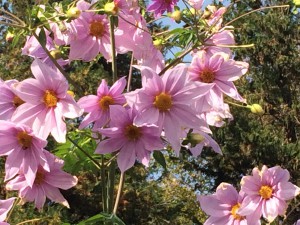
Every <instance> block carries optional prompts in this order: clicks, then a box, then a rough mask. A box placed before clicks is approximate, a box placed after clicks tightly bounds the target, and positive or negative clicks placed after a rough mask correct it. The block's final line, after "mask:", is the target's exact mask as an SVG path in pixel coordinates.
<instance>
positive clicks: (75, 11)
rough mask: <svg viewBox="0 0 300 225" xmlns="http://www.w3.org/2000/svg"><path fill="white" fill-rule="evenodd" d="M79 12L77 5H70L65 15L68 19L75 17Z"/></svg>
mask: <svg viewBox="0 0 300 225" xmlns="http://www.w3.org/2000/svg"><path fill="white" fill-rule="evenodd" d="M80 14H81V11H80V10H79V9H78V8H77V7H72V8H70V9H69V10H68V11H67V17H68V18H70V19H77V18H78V17H79V16H80Z"/></svg>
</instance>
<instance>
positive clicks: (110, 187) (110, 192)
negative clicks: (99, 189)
mask: <svg viewBox="0 0 300 225" xmlns="http://www.w3.org/2000/svg"><path fill="white" fill-rule="evenodd" d="M115 171H116V161H112V162H111V164H110V165H109V167H108V180H107V210H108V213H111V212H112V211H113V202H114V187H115Z"/></svg>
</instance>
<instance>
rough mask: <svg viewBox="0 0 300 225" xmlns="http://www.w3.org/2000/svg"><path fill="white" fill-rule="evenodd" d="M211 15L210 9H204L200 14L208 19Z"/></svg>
mask: <svg viewBox="0 0 300 225" xmlns="http://www.w3.org/2000/svg"><path fill="white" fill-rule="evenodd" d="M211 15H212V12H211V11H209V10H205V11H204V13H203V15H202V18H203V19H209V18H210V16H211Z"/></svg>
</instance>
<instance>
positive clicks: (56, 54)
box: [50, 50, 61, 59]
mask: <svg viewBox="0 0 300 225" xmlns="http://www.w3.org/2000/svg"><path fill="white" fill-rule="evenodd" d="M50 55H51V56H52V57H53V58H54V59H60V58H61V52H60V51H59V50H52V51H51V52H50Z"/></svg>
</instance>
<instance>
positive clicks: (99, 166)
mask: <svg viewBox="0 0 300 225" xmlns="http://www.w3.org/2000/svg"><path fill="white" fill-rule="evenodd" d="M67 139H68V140H69V141H71V142H72V144H73V145H75V146H76V147H77V148H78V149H79V150H80V151H82V152H83V154H85V155H86V156H87V157H88V158H89V159H90V160H91V161H92V162H93V163H94V165H95V166H96V167H97V168H98V169H100V168H101V165H100V164H99V163H98V162H97V161H96V160H95V159H94V158H93V157H92V156H90V154H89V153H88V152H87V151H85V150H84V149H83V148H82V147H80V146H79V145H78V144H77V143H76V142H75V141H73V140H72V139H71V138H70V137H69V136H67Z"/></svg>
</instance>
